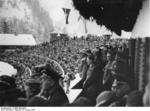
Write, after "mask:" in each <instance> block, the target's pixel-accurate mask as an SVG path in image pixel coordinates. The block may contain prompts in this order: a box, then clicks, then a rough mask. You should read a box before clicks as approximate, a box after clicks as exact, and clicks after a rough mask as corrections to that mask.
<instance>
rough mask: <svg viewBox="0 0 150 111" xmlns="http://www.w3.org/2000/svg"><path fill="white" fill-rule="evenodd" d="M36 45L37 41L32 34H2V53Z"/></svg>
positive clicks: (0, 46)
mask: <svg viewBox="0 0 150 111" xmlns="http://www.w3.org/2000/svg"><path fill="white" fill-rule="evenodd" d="M35 45H36V41H35V39H34V37H33V36H32V35H31V34H19V35H15V34H0V51H4V50H5V49H7V50H9V49H16V48H21V47H29V46H35Z"/></svg>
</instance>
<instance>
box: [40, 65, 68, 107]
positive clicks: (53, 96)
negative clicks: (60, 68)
mask: <svg viewBox="0 0 150 111" xmlns="http://www.w3.org/2000/svg"><path fill="white" fill-rule="evenodd" d="M42 70H43V71H41V72H42V73H43V74H42V76H41V83H42V86H41V87H42V89H41V92H40V93H39V96H41V97H43V98H45V99H46V100H48V104H49V106H62V105H63V104H65V103H67V102H69V101H68V98H67V96H66V94H65V92H64V90H63V89H62V87H61V86H60V84H59V80H60V79H61V76H60V75H59V74H58V73H56V72H55V71H54V70H53V69H52V68H50V65H49V64H46V65H45V67H44V68H43V69H42Z"/></svg>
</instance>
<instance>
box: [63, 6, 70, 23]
mask: <svg viewBox="0 0 150 111" xmlns="http://www.w3.org/2000/svg"><path fill="white" fill-rule="evenodd" d="M62 9H63V11H64V13H65V15H66V24H69V22H68V18H69V14H70V9H68V8H62Z"/></svg>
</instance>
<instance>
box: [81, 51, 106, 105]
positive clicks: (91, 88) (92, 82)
mask: <svg viewBox="0 0 150 111" xmlns="http://www.w3.org/2000/svg"><path fill="white" fill-rule="evenodd" d="M87 63H88V65H89V69H88V71H87V74H86V75H87V76H86V80H85V81H84V83H83V91H82V92H81V95H80V96H84V97H86V98H88V99H89V100H90V101H92V103H93V105H95V104H96V97H97V95H98V94H99V93H100V92H101V91H102V89H103V88H102V77H103V71H102V68H101V67H100V66H99V65H96V64H95V63H94V56H93V54H92V53H91V54H89V55H88V58H87Z"/></svg>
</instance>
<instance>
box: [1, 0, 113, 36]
mask: <svg viewBox="0 0 150 111" xmlns="http://www.w3.org/2000/svg"><path fill="white" fill-rule="evenodd" d="M20 1H21V0H18V2H17V3H18V4H19V5H18V6H19V10H18V9H17V8H12V7H11V6H8V5H9V4H6V8H5V7H4V8H2V9H0V16H3V17H14V16H16V17H17V18H19V19H24V17H25V11H26V12H27V14H28V15H29V16H30V15H32V14H31V12H30V10H29V9H28V6H27V5H26V4H25V3H24V2H20ZM39 2H40V5H41V6H42V8H44V9H45V10H46V11H48V12H49V15H50V17H51V18H52V21H53V25H54V27H55V32H64V30H66V31H65V32H67V33H68V34H69V35H70V36H73V35H77V36H81V35H85V26H84V22H83V20H82V19H80V21H78V18H79V16H80V14H79V12H78V11H77V10H75V9H74V7H73V5H72V4H73V3H72V0H39ZM62 8H70V9H71V12H70V15H69V24H68V25H66V24H65V14H64V12H63V10H62ZM30 18H31V16H30ZM87 30H88V33H89V34H96V35H100V36H101V35H103V34H110V31H108V30H107V29H106V28H105V27H104V26H103V27H100V26H99V25H97V24H96V22H95V21H93V22H90V21H88V22H87Z"/></svg>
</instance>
